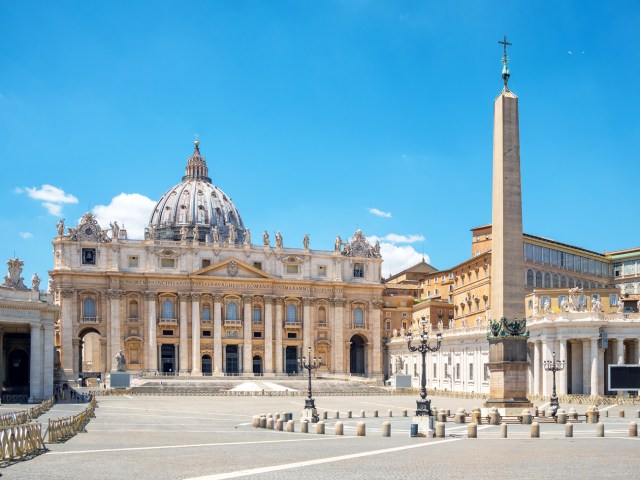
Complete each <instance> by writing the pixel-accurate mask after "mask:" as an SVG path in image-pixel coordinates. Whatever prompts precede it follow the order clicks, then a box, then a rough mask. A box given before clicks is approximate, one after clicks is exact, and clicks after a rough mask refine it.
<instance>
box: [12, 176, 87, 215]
mask: <svg viewBox="0 0 640 480" xmlns="http://www.w3.org/2000/svg"><path fill="white" fill-rule="evenodd" d="M13 192H14V193H25V192H26V194H27V195H29V198H33V199H34V200H40V201H41V202H42V206H43V207H44V208H46V209H47V211H48V212H49V213H50V214H51V215H53V216H56V217H59V216H60V215H62V206H63V205H64V204H65V203H78V199H77V198H76V197H74V196H73V195H71V194H70V193H65V191H64V190H62V189H61V188H58V187H54V186H53V185H47V184H45V185H42V187H40V188H36V187H31V188H29V187H26V188H20V187H16V188H14V189H13Z"/></svg>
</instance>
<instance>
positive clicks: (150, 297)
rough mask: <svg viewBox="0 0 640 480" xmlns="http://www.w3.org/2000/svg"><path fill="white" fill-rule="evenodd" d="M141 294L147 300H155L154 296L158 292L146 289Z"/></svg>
mask: <svg viewBox="0 0 640 480" xmlns="http://www.w3.org/2000/svg"><path fill="white" fill-rule="evenodd" d="M143 295H144V297H145V298H146V299H147V300H155V299H156V297H157V296H158V292H149V291H146V292H143Z"/></svg>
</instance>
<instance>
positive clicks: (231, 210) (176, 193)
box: [145, 141, 245, 243]
mask: <svg viewBox="0 0 640 480" xmlns="http://www.w3.org/2000/svg"><path fill="white" fill-rule="evenodd" d="M244 235H245V228H244V225H243V224H242V218H241V217H240V213H239V212H238V209H237V208H236V207H235V205H234V204H233V202H232V201H231V199H230V198H229V197H228V196H227V195H226V194H225V193H224V192H223V191H222V190H220V189H219V188H218V187H216V186H215V185H214V184H213V183H211V178H209V169H208V168H207V162H206V160H205V158H204V157H202V156H201V155H200V147H199V142H197V141H196V142H195V148H194V150H193V155H191V157H189V159H188V160H187V168H186V174H185V176H184V177H182V182H180V183H179V184H177V185H175V186H174V187H172V188H170V189H169V190H168V191H167V193H165V194H164V195H163V196H162V198H161V199H160V201H159V202H158V203H157V204H156V206H155V208H154V210H153V213H152V214H151V219H150V220H149V226H148V227H147V229H146V232H145V238H151V239H154V240H176V241H177V240H187V241H198V242H207V241H208V242H211V241H214V242H222V243H242V241H243V240H244ZM196 237H197V239H196Z"/></svg>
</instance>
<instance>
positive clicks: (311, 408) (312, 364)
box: [298, 347, 322, 423]
mask: <svg viewBox="0 0 640 480" xmlns="http://www.w3.org/2000/svg"><path fill="white" fill-rule="evenodd" d="M308 355H309V356H308V357H307V358H305V356H304V355H303V356H302V358H301V359H298V363H299V364H300V368H302V369H304V370H307V372H308V373H309V392H308V397H307V398H306V399H305V401H304V409H305V414H306V416H307V417H310V418H311V421H312V422H314V423H315V422H317V421H318V418H319V417H318V413H317V411H316V401H315V400H314V399H313V396H312V392H311V371H312V370H315V369H316V368H318V367H319V366H320V365H322V358H320V357H315V356H314V357H313V359H312V358H311V347H309V350H308Z"/></svg>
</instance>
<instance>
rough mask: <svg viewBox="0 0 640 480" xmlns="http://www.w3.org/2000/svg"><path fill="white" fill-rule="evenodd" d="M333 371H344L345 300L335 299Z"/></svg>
mask: <svg viewBox="0 0 640 480" xmlns="http://www.w3.org/2000/svg"><path fill="white" fill-rule="evenodd" d="M332 328H333V345H332V350H333V371H334V373H345V371H344V299H342V298H334V299H333V325H332Z"/></svg>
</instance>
